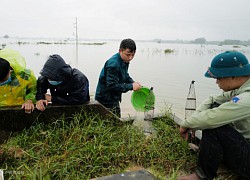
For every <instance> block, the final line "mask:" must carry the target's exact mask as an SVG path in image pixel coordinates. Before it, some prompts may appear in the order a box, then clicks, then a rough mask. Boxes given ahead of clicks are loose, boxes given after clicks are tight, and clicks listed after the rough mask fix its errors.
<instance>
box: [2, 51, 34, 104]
mask: <svg viewBox="0 0 250 180" xmlns="http://www.w3.org/2000/svg"><path fill="white" fill-rule="evenodd" d="M0 57H1V58H3V59H5V60H7V61H9V63H10V66H11V67H12V69H13V71H12V73H11V82H10V83H8V84H6V85H2V86H0V107H2V106H15V105H22V104H23V103H24V102H25V101H27V100H32V102H33V103H35V102H36V77H35V75H34V73H33V71H31V70H29V69H26V62H25V59H24V58H23V57H22V55H21V54H20V53H19V52H17V51H15V50H12V49H9V48H5V49H3V50H0Z"/></svg>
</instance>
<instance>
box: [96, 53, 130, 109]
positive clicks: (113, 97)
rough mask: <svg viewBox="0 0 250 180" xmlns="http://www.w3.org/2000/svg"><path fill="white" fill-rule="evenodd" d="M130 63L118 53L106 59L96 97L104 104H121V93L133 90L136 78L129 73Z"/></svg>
mask: <svg viewBox="0 0 250 180" xmlns="http://www.w3.org/2000/svg"><path fill="white" fill-rule="evenodd" d="M128 67H129V63H125V62H124V61H123V60H122V58H121V56H120V54H119V53H117V54H115V55H114V56H112V57H111V58H110V59H109V60H108V61H106V63H105V65H104V67H103V68H102V71H101V73H100V76H99V81H98V85H97V89H96V94H95V99H96V100H97V101H99V102H100V103H102V104H104V105H105V104H106V105H107V104H108V105H112V104H119V101H120V102H121V95H122V93H125V92H127V91H129V90H133V84H132V83H133V82H134V80H133V79H132V78H131V77H130V76H129V74H128Z"/></svg>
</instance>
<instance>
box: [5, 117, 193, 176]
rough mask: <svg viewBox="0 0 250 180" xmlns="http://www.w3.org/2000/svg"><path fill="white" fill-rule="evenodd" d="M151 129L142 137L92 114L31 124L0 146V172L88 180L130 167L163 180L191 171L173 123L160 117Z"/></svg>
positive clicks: (185, 147)
mask: <svg viewBox="0 0 250 180" xmlns="http://www.w3.org/2000/svg"><path fill="white" fill-rule="evenodd" d="M153 125H154V128H155V130H156V135H155V136H152V137H150V138H145V136H144V134H143V132H141V131H140V130H138V129H137V128H136V127H134V126H132V124H131V123H128V122H127V123H125V122H115V121H114V120H111V119H105V120H103V119H101V118H100V117H99V116H97V115H94V114H92V115H89V114H85V113H79V114H76V115H75V116H74V117H72V119H70V120H68V119H67V120H65V119H64V118H63V117H62V118H61V119H58V120H57V121H55V122H53V123H52V124H47V125H45V124H36V125H34V126H32V127H31V128H29V129H26V130H23V131H22V132H21V133H19V134H17V135H15V136H13V137H12V138H10V139H9V140H8V141H7V142H6V143H5V144H2V145H1V146H0V169H3V170H4V171H8V172H14V171H15V172H19V173H9V174H5V178H7V179H8V178H9V179H91V178H95V177H101V176H106V175H111V174H116V173H121V172H124V170H125V169H126V168H128V167H129V166H130V165H131V164H134V165H138V166H141V167H144V168H150V169H151V170H152V171H154V172H157V174H160V175H158V176H159V177H160V176H162V177H165V178H166V176H167V175H169V174H171V173H173V172H175V170H177V169H179V168H182V167H187V170H188V169H189V168H191V167H193V166H194V163H195V159H196V155H195V154H192V152H191V151H190V150H189V149H188V145H187V142H186V141H183V140H182V139H181V138H180V136H179V132H178V129H177V128H176V126H175V124H174V121H173V120H172V119H171V118H169V117H164V118H159V119H157V120H155V121H154V122H153ZM171 176H173V174H172V175H171ZM163 179H164V178H163Z"/></svg>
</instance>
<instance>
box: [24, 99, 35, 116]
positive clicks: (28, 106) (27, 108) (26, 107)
mask: <svg viewBox="0 0 250 180" xmlns="http://www.w3.org/2000/svg"><path fill="white" fill-rule="evenodd" d="M21 108H22V109H24V111H25V113H27V114H31V112H32V111H33V110H34V109H35V106H34V104H33V102H32V100H27V101H25V103H24V104H23V105H22V107H21Z"/></svg>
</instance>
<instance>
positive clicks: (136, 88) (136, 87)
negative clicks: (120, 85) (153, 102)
mask: <svg viewBox="0 0 250 180" xmlns="http://www.w3.org/2000/svg"><path fill="white" fill-rule="evenodd" d="M140 88H141V85H140V83H138V82H133V90H134V91H137V90H139V89H140Z"/></svg>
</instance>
